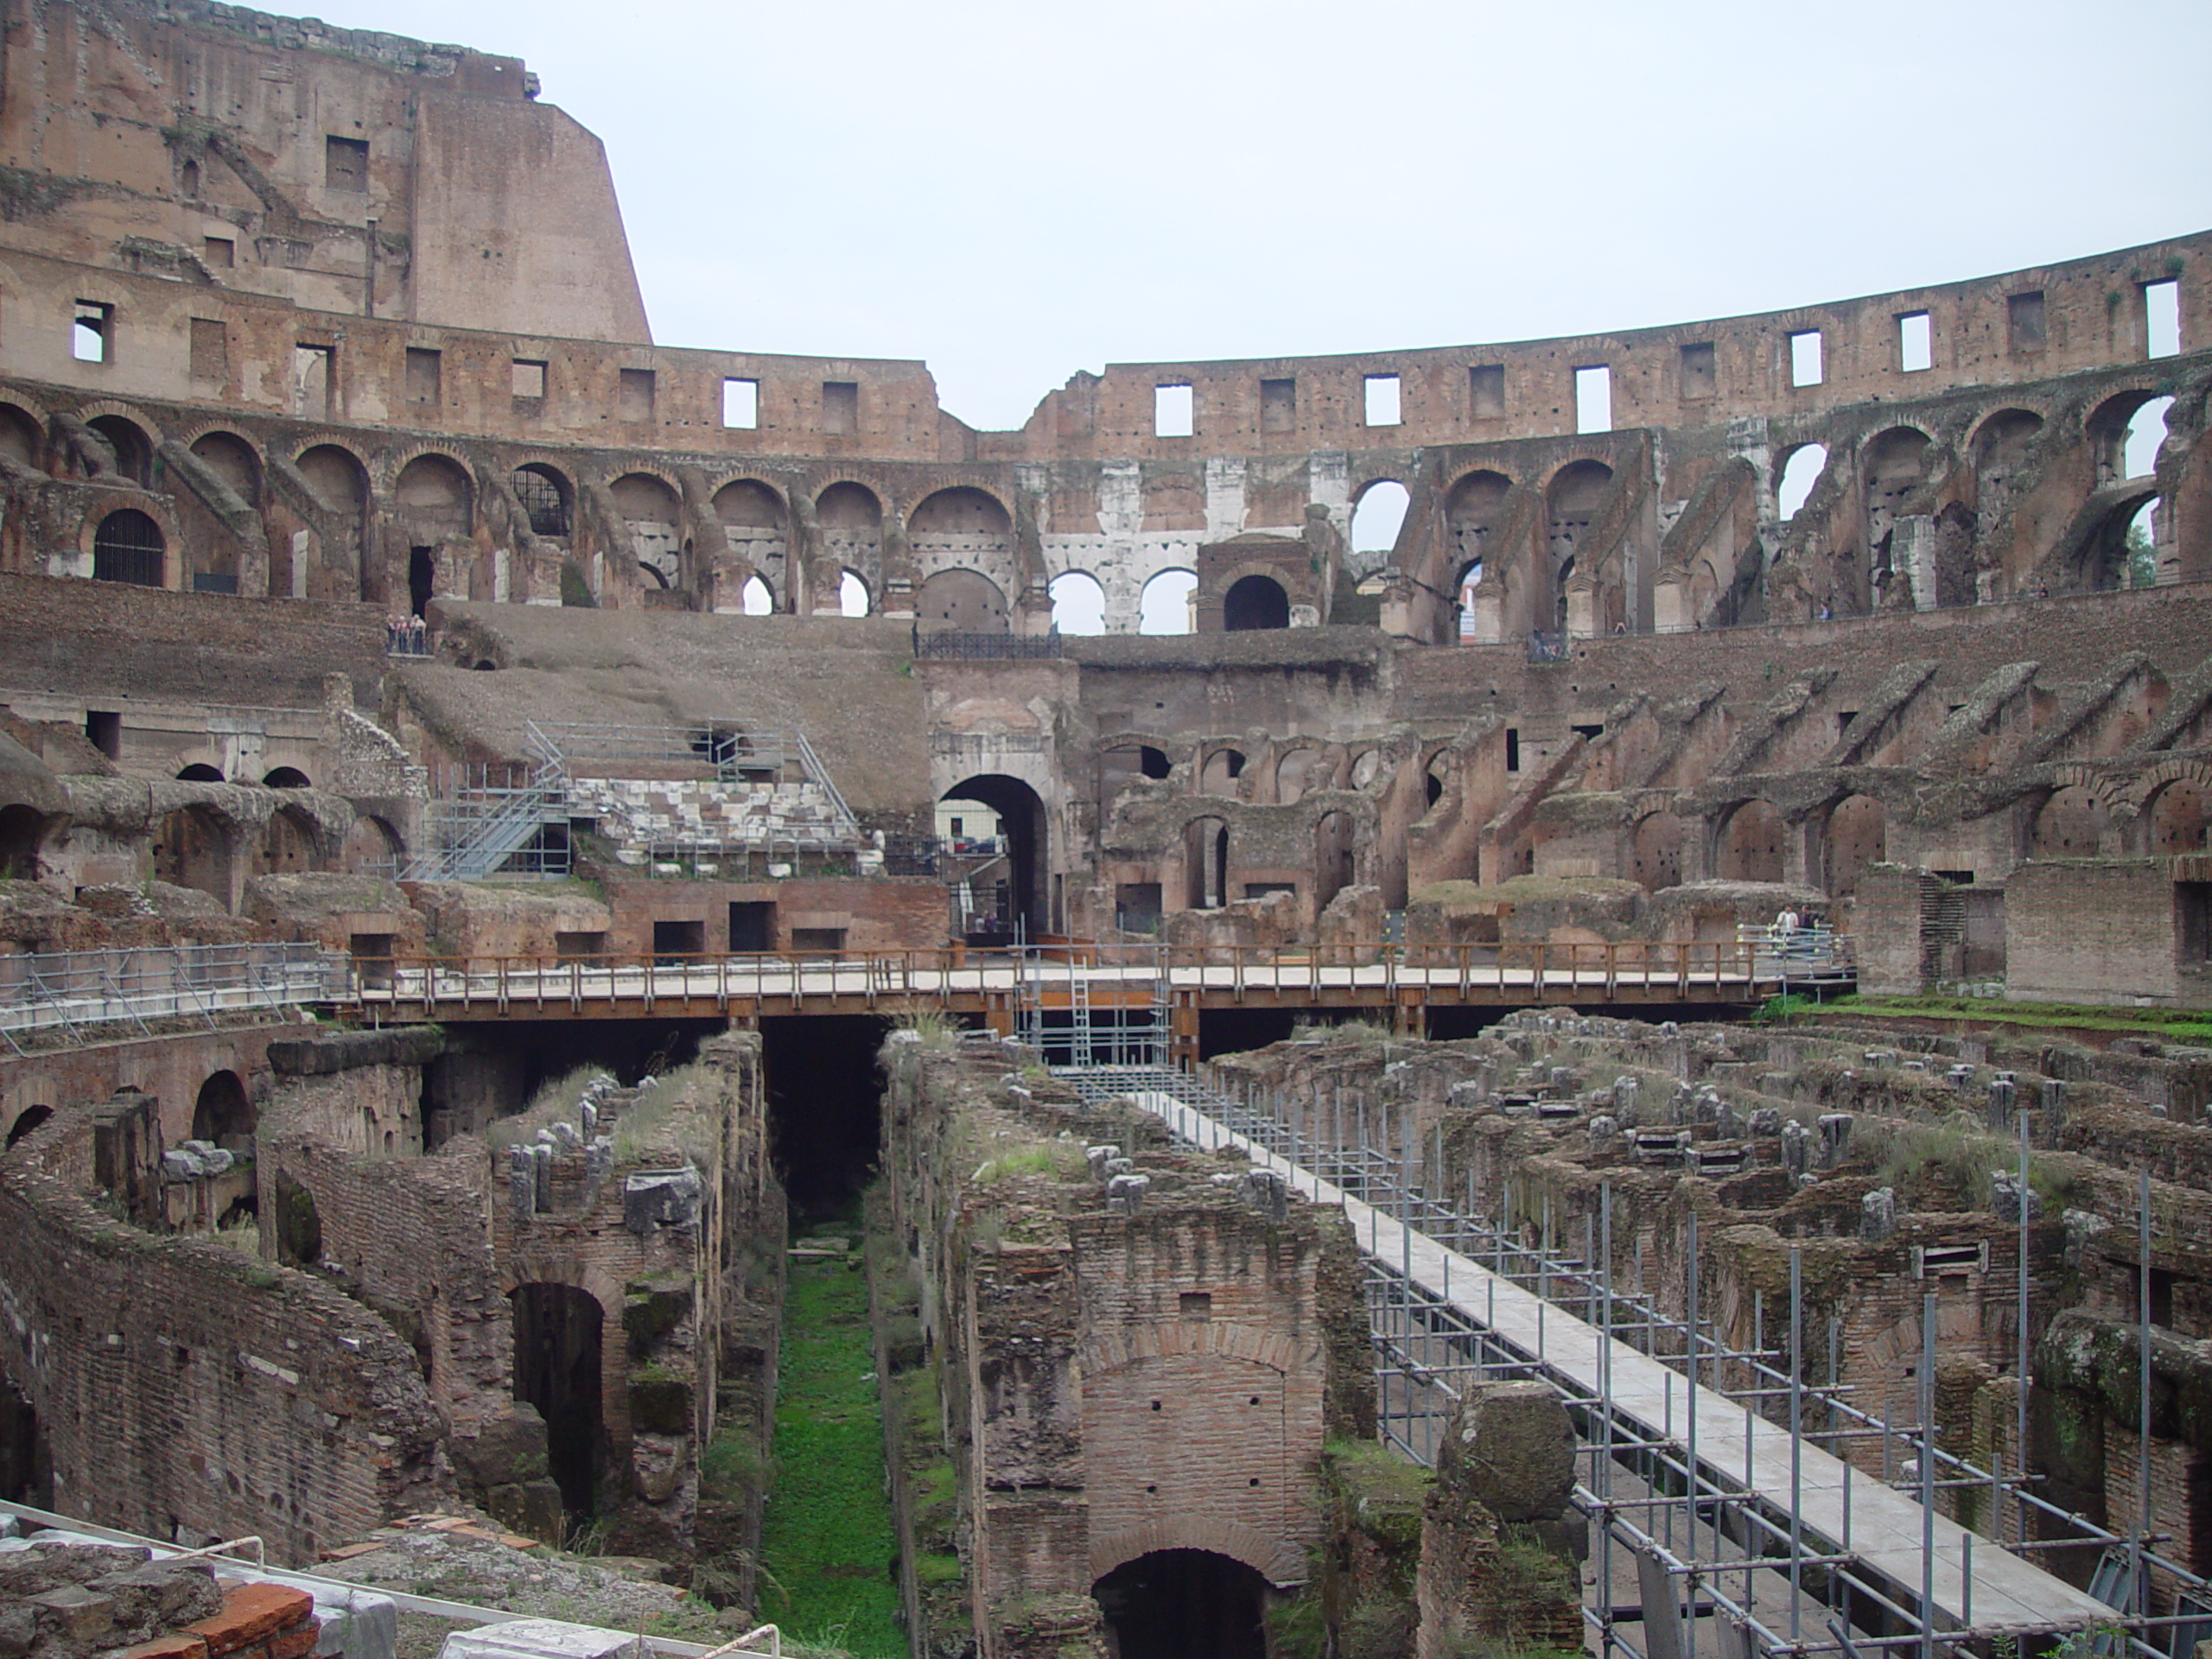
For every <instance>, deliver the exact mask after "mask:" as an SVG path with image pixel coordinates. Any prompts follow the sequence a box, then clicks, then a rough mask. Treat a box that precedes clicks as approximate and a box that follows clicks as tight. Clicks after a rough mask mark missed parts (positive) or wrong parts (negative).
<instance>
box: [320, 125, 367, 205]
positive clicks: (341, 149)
mask: <svg viewBox="0 0 2212 1659" xmlns="http://www.w3.org/2000/svg"><path fill="white" fill-rule="evenodd" d="M322 182H323V185H324V188H327V189H331V190H364V191H365V190H366V189H367V188H369V141H368V140H367V139H365V138H340V137H335V136H333V137H327V138H325V139H324V140H323V141H322Z"/></svg>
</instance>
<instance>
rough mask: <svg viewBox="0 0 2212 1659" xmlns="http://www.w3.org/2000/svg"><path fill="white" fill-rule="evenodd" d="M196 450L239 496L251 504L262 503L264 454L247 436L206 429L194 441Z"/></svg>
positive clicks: (208, 467) (194, 450) (193, 451)
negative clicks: (257, 451)
mask: <svg viewBox="0 0 2212 1659" xmlns="http://www.w3.org/2000/svg"><path fill="white" fill-rule="evenodd" d="M192 453H193V454H195V455H197V456H198V457H199V458H200V460H201V461H203V462H205V463H206V465H207V470H208V471H209V472H211V473H213V474H215V476H216V477H218V478H219V479H221V480H223V482H224V483H226V484H227V485H229V486H230V487H231V490H232V493H234V494H236V495H237V497H238V499H239V500H241V501H243V502H245V504H246V505H248V506H250V507H255V506H259V505H261V457H260V456H258V455H257V454H254V452H253V446H252V445H251V444H250V443H248V442H246V441H245V439H244V438H241V437H239V436H238V435H237V434H236V433H234V432H203V433H201V434H200V436H198V437H196V438H194V440H193V441H192Z"/></svg>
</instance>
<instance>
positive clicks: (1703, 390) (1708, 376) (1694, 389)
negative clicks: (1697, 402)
mask: <svg viewBox="0 0 2212 1659" xmlns="http://www.w3.org/2000/svg"><path fill="white" fill-rule="evenodd" d="M1719 379H1720V377H1719V370H1718V368H1717V367H1716V365H1715V359H1714V355H1713V342H1712V341H1711V340H1703V341H1700V342H1699V343H1698V344H1695V345H1692V346H1683V347H1682V396H1683V397H1686V398H1690V397H1713V396H1714V395H1715V394H1716V393H1718V392H1719V389H1720V388H1719Z"/></svg>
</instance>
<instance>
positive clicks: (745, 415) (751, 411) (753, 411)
mask: <svg viewBox="0 0 2212 1659" xmlns="http://www.w3.org/2000/svg"><path fill="white" fill-rule="evenodd" d="M722 424H723V425H724V426H726V427H730V428H733V429H736V430H739V431H745V432H750V431H751V430H753V428H755V427H757V426H759V425H760V382H759V381H758V380H728V379H726V380H724V381H723V382H722Z"/></svg>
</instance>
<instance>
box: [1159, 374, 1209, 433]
mask: <svg viewBox="0 0 2212 1659" xmlns="http://www.w3.org/2000/svg"><path fill="white" fill-rule="evenodd" d="M1197 401H1198V400H1197V399H1196V398H1195V397H1192V393H1191V389H1190V387H1188V386H1154V388H1153V389H1152V435H1153V436H1154V437H1155V438H1187V437H1189V436H1190V435H1192V432H1193V431H1195V430H1196V428H1195V427H1194V426H1193V425H1192V408H1193V405H1194V404H1196V403H1197Z"/></svg>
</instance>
